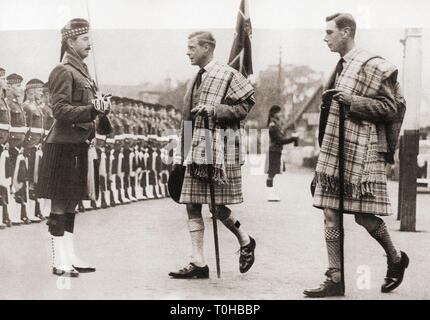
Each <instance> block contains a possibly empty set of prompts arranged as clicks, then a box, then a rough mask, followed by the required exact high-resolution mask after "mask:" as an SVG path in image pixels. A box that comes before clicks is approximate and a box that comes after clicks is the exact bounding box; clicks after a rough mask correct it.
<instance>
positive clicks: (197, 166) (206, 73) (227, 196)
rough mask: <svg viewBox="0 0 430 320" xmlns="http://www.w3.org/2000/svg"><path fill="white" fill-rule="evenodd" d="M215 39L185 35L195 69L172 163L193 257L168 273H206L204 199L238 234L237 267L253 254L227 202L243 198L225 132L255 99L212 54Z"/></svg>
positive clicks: (235, 153)
mask: <svg viewBox="0 0 430 320" xmlns="http://www.w3.org/2000/svg"><path fill="white" fill-rule="evenodd" d="M215 44H216V42H215V39H214V37H213V36H212V34H211V33H209V32H206V31H200V32H195V33H192V34H191V35H190V36H189V37H188V52H187V55H188V57H189V58H190V61H191V64H192V65H196V66H199V67H200V71H199V72H198V73H197V75H196V76H195V77H194V79H193V80H192V81H191V82H190V83H189V86H188V90H187V93H186V95H185V107H184V117H183V120H184V121H183V122H182V129H183V130H182V136H181V141H180V146H181V148H183V150H182V152H181V156H180V157H179V155H177V156H175V163H176V165H184V166H186V170H185V175H184V181H183V186H182V191H181V195H180V199H179V202H180V203H184V204H186V208H187V213H188V219H189V220H188V228H189V231H190V236H191V243H192V247H193V259H192V261H191V262H190V263H189V264H188V265H187V266H186V267H185V268H183V269H181V270H179V271H176V272H170V273H169V275H170V276H171V277H173V278H182V279H192V278H200V279H201V278H209V268H208V266H207V265H206V262H205V258H204V254H203V235H204V223H203V219H202V213H201V211H202V205H203V204H209V208H210V211H211V212H212V214H213V215H214V217H216V218H218V219H219V220H220V221H221V222H222V223H223V224H224V225H225V226H226V227H227V228H228V229H229V230H230V231H231V232H232V233H233V234H234V235H235V236H236V238H237V239H238V242H239V245H240V258H239V270H240V272H241V273H245V272H247V271H248V270H249V269H250V268H251V267H252V265H253V263H254V259H255V258H254V250H255V240H254V239H253V238H252V237H250V236H249V235H248V233H247V232H245V230H244V229H243V227H242V226H241V224H240V222H239V221H238V220H237V219H236V218H235V217H234V216H233V215H232V214H231V210H230V209H229V208H228V207H227V206H226V205H230V204H238V203H241V202H243V197H242V176H241V161H240V155H239V151H240V149H239V142H238V141H236V140H234V142H235V143H234V144H233V148H230V147H231V146H230V145H228V142H229V140H230V135H229V134H232V135H233V136H234V139H236V136H237V135H238V134H239V129H240V121H241V120H243V119H244V118H245V117H246V115H247V114H248V112H249V111H250V109H251V108H252V106H253V105H254V104H255V99H254V89H253V87H252V86H251V84H250V83H249V81H248V80H247V79H246V78H245V77H243V76H242V74H241V73H240V72H238V71H236V70H234V69H233V68H231V67H229V66H227V65H223V64H220V63H218V62H215V61H214V60H213V52H214V49H215ZM189 128H192V130H189ZM229 129H230V130H229ZM223 133H227V135H228V137H227V143H226V142H225V139H224V138H223V137H220V134H221V135H222V134H223ZM187 146H190V147H191V148H189V147H187ZM179 159H180V160H179ZM211 189H212V191H213V192H212V199H211ZM211 200H212V202H211ZM213 202H214V206H212V205H211V203H213ZM214 227H216V224H214ZM214 230H216V229H214ZM215 237H216V234H215ZM215 239H216V238H215ZM217 260H218V257H217ZM218 270H219V268H218Z"/></svg>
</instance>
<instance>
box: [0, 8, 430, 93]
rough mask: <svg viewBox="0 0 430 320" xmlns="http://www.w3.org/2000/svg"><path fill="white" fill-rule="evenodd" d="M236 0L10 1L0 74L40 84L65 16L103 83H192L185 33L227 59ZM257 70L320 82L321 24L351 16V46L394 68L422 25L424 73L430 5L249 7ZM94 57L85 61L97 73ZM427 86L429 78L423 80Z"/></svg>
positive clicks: (0, 31) (326, 62) (0, 30)
mask: <svg viewBox="0 0 430 320" xmlns="http://www.w3.org/2000/svg"><path fill="white" fill-rule="evenodd" d="M239 3H240V0H216V1H214V0H180V1H179V0H157V1H154V0H151V1H150V0H56V1H54V0H14V1H3V0H2V1H0V13H1V19H0V67H3V68H5V69H6V70H7V73H12V72H16V73H19V74H21V75H22V76H23V77H24V78H25V79H26V80H28V79H30V78H33V77H38V78H41V79H42V80H44V81H45V80H46V79H47V77H48V75H49V72H50V70H51V69H52V68H53V67H54V66H55V65H56V64H57V63H58V59H59V51H60V33H59V29H60V28H61V27H63V26H64V24H65V23H66V22H67V21H68V20H69V19H71V18H75V17H82V18H86V19H88V10H87V4H88V8H89V12H90V15H89V20H90V22H91V26H92V28H93V29H94V32H93V35H92V38H93V42H94V50H93V51H94V57H95V61H96V65H97V74H98V78H99V82H100V83H104V84H120V85H136V84H139V83H142V82H146V81H150V82H159V81H162V80H163V79H164V78H166V77H171V78H173V79H174V80H185V79H187V78H190V77H191V76H192V75H193V74H194V73H195V72H196V67H193V66H190V64H189V60H188V58H187V57H186V55H185V53H186V44H187V36H188V34H189V33H190V32H192V31H196V30H201V29H208V30H209V31H212V32H213V34H214V36H215V38H216V39H217V49H216V51H215V58H216V59H217V60H218V61H220V62H225V61H226V60H227V58H228V55H229V52H230V49H231V45H232V42H233V37H234V28H235V24H236V16H237V10H238V7H239ZM249 5H250V9H249V13H250V16H251V22H252V26H253V39H252V49H253V64H254V71H255V74H256V76H257V77H258V73H259V72H260V71H261V70H264V69H265V68H267V66H268V65H273V64H277V63H278V60H279V54H280V48H281V49H282V55H281V57H282V61H283V62H284V63H294V64H307V65H309V66H311V67H312V68H313V69H315V70H316V71H321V72H323V73H324V74H325V75H326V76H327V74H328V73H329V72H330V71H331V70H332V69H333V66H334V65H335V64H336V61H337V59H338V56H337V55H336V54H333V53H331V52H330V51H329V50H328V49H327V47H326V45H325V44H324V42H323V37H324V26H325V17H326V16H327V15H329V14H332V13H334V12H339V11H340V12H350V13H352V14H353V15H354V16H355V18H356V20H357V24H358V28H359V30H358V35H357V42H358V44H359V45H360V46H362V47H363V48H365V49H369V50H371V51H372V52H375V53H377V54H380V55H383V56H384V57H386V58H387V59H389V60H391V61H392V62H393V63H395V64H396V65H398V66H399V67H400V66H401V64H402V54H403V53H402V50H403V49H402V45H401V44H400V42H399V40H400V39H401V38H402V37H403V35H404V28H406V27H421V28H424V36H423V60H424V61H423V67H424V68H427V70H429V69H430V19H428V13H429V12H430V1H428V0H360V1H355V0H325V1H321V0H249ZM92 61H93V60H92V59H91V57H90V58H89V59H87V63H88V64H89V66H90V69H91V70H92V73H93V74H94V68H93V62H92ZM424 74H425V75H424V77H425V79H424V82H425V83H426V84H427V83H428V84H429V86H430V79H428V80H427V78H428V76H427V75H426V74H428V73H424Z"/></svg>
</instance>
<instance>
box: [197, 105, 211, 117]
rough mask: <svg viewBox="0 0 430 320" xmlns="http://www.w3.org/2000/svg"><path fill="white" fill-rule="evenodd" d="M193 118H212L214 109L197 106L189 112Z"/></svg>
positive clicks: (207, 106)
mask: <svg viewBox="0 0 430 320" xmlns="http://www.w3.org/2000/svg"><path fill="white" fill-rule="evenodd" d="M191 113H192V114H193V116H194V117H196V116H202V117H212V116H213V115H214V113H215V108H214V107H213V106H209V105H203V106H197V107H195V108H193V109H192V110H191Z"/></svg>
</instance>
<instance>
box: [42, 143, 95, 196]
mask: <svg viewBox="0 0 430 320" xmlns="http://www.w3.org/2000/svg"><path fill="white" fill-rule="evenodd" d="M87 174H88V145H87V144H86V143H83V144H58V143H46V144H45V145H44V146H43V157H42V159H41V164H40V172H39V180H38V183H37V187H36V194H37V197H38V198H47V199H58V200H60V199H70V200H89V197H88V186H87Z"/></svg>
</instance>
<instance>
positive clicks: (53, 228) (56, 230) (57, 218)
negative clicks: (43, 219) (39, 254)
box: [47, 212, 66, 237]
mask: <svg viewBox="0 0 430 320" xmlns="http://www.w3.org/2000/svg"><path fill="white" fill-rule="evenodd" d="M47 224H48V231H49V233H50V234H51V235H53V236H55V237H62V236H64V230H65V226H66V214H64V213H63V214H57V213H52V212H51V214H50V215H49V220H48V223H47Z"/></svg>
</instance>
